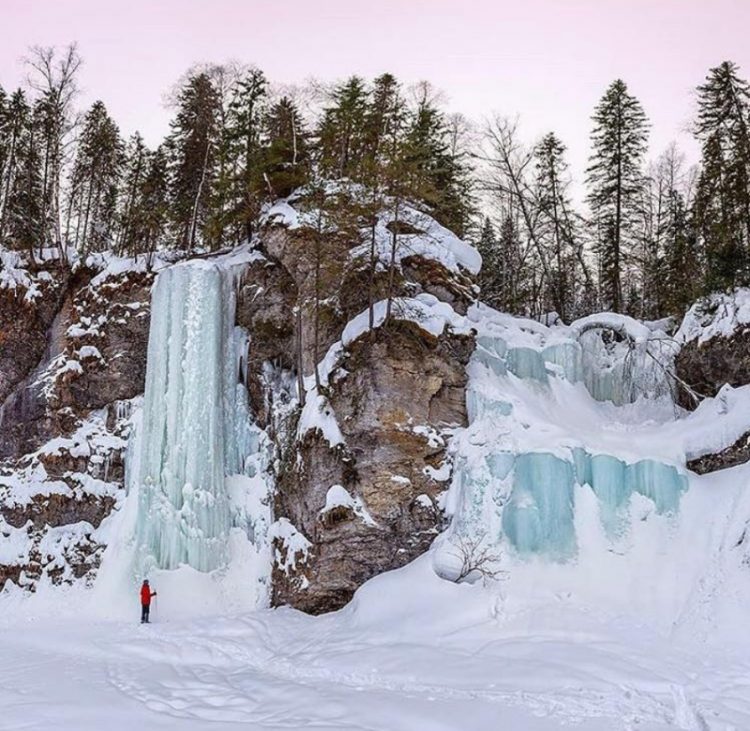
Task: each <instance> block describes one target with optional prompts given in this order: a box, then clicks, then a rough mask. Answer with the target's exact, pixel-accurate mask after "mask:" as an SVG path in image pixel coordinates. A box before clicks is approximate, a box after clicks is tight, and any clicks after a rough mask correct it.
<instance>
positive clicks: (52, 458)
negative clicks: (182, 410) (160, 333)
mask: <svg viewBox="0 0 750 731" xmlns="http://www.w3.org/2000/svg"><path fill="white" fill-rule="evenodd" d="M50 277H51V278H49V279H48V278H43V279H42V282H43V283H44V284H45V285H46V289H45V293H44V295H43V296H36V297H34V298H33V299H32V301H30V302H29V301H27V299H28V298H27V299H26V300H24V304H23V306H20V305H19V302H18V297H16V300H15V301H13V302H10V303H9V302H3V303H2V305H1V306H0V320H6V321H13V319H14V314H15V315H16V316H17V317H18V322H19V327H21V326H23V327H25V328H26V332H25V335H24V337H21V336H19V337H18V338H17V339H16V341H15V346H14V347H10V346H9V345H8V344H7V343H8V341H7V340H6V341H4V342H3V344H0V351H2V361H3V364H6V365H7V364H8V363H12V365H11V366H8V370H7V371H3V374H4V376H5V380H4V381H3V383H4V384H8V387H7V388H6V391H7V393H6V398H5V401H4V404H3V408H2V412H1V413H2V416H1V420H0V460H1V461H0V532H3V533H4V534H6V538H7V539H8V540H9V541H11V540H12V541H13V542H14V545H18V546H20V547H21V548H22V550H20V551H19V553H18V555H17V556H16V557H15V559H14V560H13V561H12V562H10V563H6V564H5V565H4V566H0V578H1V577H2V576H5V577H6V578H10V579H11V580H13V581H16V582H17V583H21V584H23V585H24V586H27V587H28V588H32V589H33V586H34V582H35V581H36V580H37V579H38V578H39V577H40V576H42V575H45V576H47V577H49V578H50V579H52V580H53V581H65V580H71V579H75V578H81V577H90V576H92V575H93V571H94V570H95V569H96V567H97V566H98V562H99V558H100V555H101V552H102V550H103V548H104V546H103V544H102V543H101V542H100V540H99V539H98V538H97V536H96V530H97V528H98V527H99V525H100V524H101V523H102V521H103V520H104V519H105V518H106V517H107V516H108V515H109V514H110V512H111V511H112V509H113V507H114V506H115V504H116V503H117V500H118V499H119V494H120V492H121V489H122V486H123V479H124V463H123V460H124V449H125V446H126V437H127V433H128V429H129V425H128V417H129V415H130V405H131V400H132V399H133V398H134V397H136V396H138V395H139V394H140V393H142V391H143V387H144V380H145V369H146V350H147V342H148V323H149V300H150V286H151V283H152V281H153V274H151V273H148V272H145V271H137V270H132V271H131V270H128V269H127V267H125V268H124V271H122V272H120V273H117V272H113V273H111V274H110V273H108V272H106V271H105V272H103V273H99V274H98V273H97V271H96V270H94V269H91V268H86V267H78V268H77V269H76V270H75V271H70V270H67V269H60V270H58V271H57V272H56V273H55V276H54V278H52V275H50ZM0 294H3V295H5V296H7V294H6V293H0ZM29 343H30V344H31V345H32V346H33V347H30V348H26V345H27V344H29ZM31 356H33V358H32V357H31ZM32 360H33V362H32ZM8 374H10V375H11V376H13V378H12V379H11V377H10V376H9V375H8Z"/></svg>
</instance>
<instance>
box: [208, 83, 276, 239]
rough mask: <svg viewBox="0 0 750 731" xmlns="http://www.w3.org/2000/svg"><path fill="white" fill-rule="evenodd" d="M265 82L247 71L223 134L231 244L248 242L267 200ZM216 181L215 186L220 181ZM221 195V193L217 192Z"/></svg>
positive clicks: (230, 105)
mask: <svg viewBox="0 0 750 731" xmlns="http://www.w3.org/2000/svg"><path fill="white" fill-rule="evenodd" d="M267 95H268V82H267V80H266V77H265V75H264V74H263V72H262V71H260V70H259V69H251V70H250V71H249V72H248V73H247V74H245V75H244V76H243V77H242V78H241V79H240V80H239V81H238V83H237V85H236V86H235V89H234V93H233V95H232V101H231V102H230V104H229V112H228V115H227V116H228V124H227V130H226V138H227V139H226V148H227V151H226V154H227V156H228V158H229V159H230V160H231V164H230V166H228V168H227V173H226V174H227V175H228V176H230V178H229V180H228V181H227V187H228V188H229V190H228V191H227V195H226V197H227V198H228V200H229V209H230V210H229V218H230V220H231V224H232V229H233V230H234V236H235V240H237V241H239V240H240V239H242V238H247V239H249V238H250V237H251V236H252V234H253V227H254V225H255V222H256V221H257V219H258V215H259V213H260V208H261V205H262V203H263V201H264V200H265V199H266V198H267V197H268V191H267V188H266V183H265V180H264V176H263V173H264V157H265V142H264V139H263V123H264V119H265V116H266V110H267ZM222 177H223V176H220V178H219V181H218V183H219V186H221V184H222V180H221V178H222ZM220 192H221V191H220Z"/></svg>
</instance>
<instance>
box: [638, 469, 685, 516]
mask: <svg viewBox="0 0 750 731" xmlns="http://www.w3.org/2000/svg"><path fill="white" fill-rule="evenodd" d="M627 483H628V489H629V490H630V491H631V492H638V493H640V494H641V495H645V496H646V497H647V498H649V499H650V500H652V501H653V503H654V505H655V506H656V512H657V513H662V514H664V513H668V514H672V513H676V512H677V511H678V509H679V507H680V497H681V496H682V493H683V492H685V490H687V487H688V481H687V477H686V476H685V475H683V474H680V473H679V472H678V471H677V469H676V468H675V467H672V466H671V465H667V464H664V463H663V462H655V461H653V460H650V459H644V460H641V461H640V462H636V463H635V464H631V465H628V468H627Z"/></svg>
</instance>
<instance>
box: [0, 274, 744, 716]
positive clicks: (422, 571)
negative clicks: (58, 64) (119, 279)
mask: <svg viewBox="0 0 750 731" xmlns="http://www.w3.org/2000/svg"><path fill="white" fill-rule="evenodd" d="M234 263H236V260H235V259H229V260H227V261H224V262H222V263H217V264H209V263H206V262H202V263H197V264H195V265H192V264H191V265H179V266H178V267H174V268H172V269H171V270H170V269H167V270H166V271H167V272H171V273H169V274H167V275H166V276H165V274H164V273H162V274H160V278H159V281H158V283H157V285H156V287H155V290H154V292H155V294H154V296H155V297H158V298H162V299H163V301H164V303H165V304H164V307H163V308H162V309H161V310H160V312H161V315H160V316H159V317H157V318H155V320H154V323H155V325H154V326H155V327H157V328H159V329H160V332H161V334H160V336H159V337H154V338H153V342H152V343H150V344H149V364H148V365H149V374H148V376H147V384H149V385H147V390H146V395H145V399H144V405H143V409H142V412H140V413H136V414H134V417H133V419H134V423H135V424H136V427H135V429H134V436H133V437H131V439H132V441H131V443H130V445H129V457H128V476H127V480H126V481H127V486H128V495H127V498H125V499H124V500H122V504H121V505H119V506H118V509H117V510H116V511H115V512H114V513H113V514H112V516H110V518H108V519H107V520H106V521H105V522H104V523H103V524H102V526H101V528H100V530H99V534H100V535H101V536H102V540H103V541H104V542H105V543H107V544H108V547H107V549H106V552H105V555H104V559H103V562H102V566H101V569H100V571H99V575H98V578H97V581H96V583H95V584H94V586H93V587H91V588H86V587H85V586H83V585H73V586H69V587H64V588H60V587H53V586H51V585H49V584H46V583H44V582H41V583H40V585H39V586H38V588H37V591H36V593H35V594H33V595H30V594H28V593H25V592H23V591H21V590H20V589H18V588H17V587H15V585H13V584H11V583H10V582H8V584H7V585H6V587H5V589H4V590H3V591H2V593H0V729H3V731H6V730H7V731H15V730H18V731H20V730H24V731H28V730H31V729H39V730H42V729H44V730H45V731H47V730H54V731H88V730H91V731H93V730H94V729H95V730H96V731H102V730H104V731H121V730H122V731H131V729H136V728H137V729H139V730H146V731H148V730H150V729H155V730H158V729H172V728H179V729H186V730H187V731H191V730H194V731H198V730H200V731H204V730H208V731H213V730H214V729H215V730H217V731H218V730H220V729H236V728H248V729H257V730H259V731H263V730H265V729H269V730H270V729H303V728H311V729H319V730H326V731H329V730H330V731H348V730H351V731H359V730H362V731H504V730H505V729H508V730H509V731H516V730H518V731H546V730H548V729H567V728H576V729H582V730H586V731H588V730H594V729H596V730H598V731H618V730H622V731H659V730H665V729H685V730H689V731H745V730H750V631H748V627H750V538H748V536H747V534H746V532H747V526H748V525H749V524H750V464H746V465H741V466H738V467H734V468H731V469H726V470H723V471H720V472H716V473H713V474H710V475H706V476H702V477H701V476H697V475H694V474H692V473H690V472H689V471H688V470H687V469H686V461H687V460H688V459H691V458H694V457H696V456H700V455H702V454H704V453H708V452H710V451H714V450H719V449H722V448H724V447H726V446H728V445H730V444H732V443H733V442H734V441H736V440H737V439H738V438H739V437H740V436H741V435H742V434H743V433H745V432H746V431H748V429H750V386H745V387H742V388H737V389H731V388H725V389H723V390H722V392H720V394H719V395H718V396H717V397H716V398H714V399H706V400H705V401H704V402H703V403H702V404H701V405H700V407H699V408H698V409H696V410H695V411H694V412H692V413H690V414H687V413H686V412H684V411H682V410H681V409H680V408H678V407H677V406H676V405H675V404H674V402H673V399H672V388H673V385H674V384H673V383H672V381H671V377H670V376H669V368H670V364H671V359H672V358H673V357H674V354H675V352H676V349H677V348H678V347H679V343H678V342H676V341H675V340H672V339H671V338H669V337H668V336H667V335H666V334H665V333H663V332H661V331H660V330H659V329H658V327H657V326H656V325H654V326H653V327H647V326H646V325H643V324H640V323H636V322H634V321H632V320H629V319H628V318H624V317H622V316H615V315H600V316H595V317H593V318H586V319H585V320H584V321H579V322H578V323H573V325H571V326H570V327H566V326H561V325H553V326H551V327H546V326H543V325H541V324H539V323H537V322H533V321H529V320H522V319H519V318H513V317H510V316H506V315H501V314H499V313H496V312H494V311H492V310H489V309H488V308H485V307H483V306H481V305H478V306H475V307H473V308H472V309H471V310H470V312H469V313H468V315H467V316H466V317H462V316H459V315H456V314H455V313H453V312H452V310H451V311H450V312H449V311H447V310H446V306H445V305H443V304H441V303H438V302H437V300H435V298H434V297H430V296H428V295H421V296H420V297H418V298H416V299H414V300H408V299H405V300H403V301H401V302H400V303H399V308H398V315H397V316H398V317H408V318H410V319H414V320H415V321H416V322H418V323H421V324H422V325H423V326H424V327H425V328H426V329H427V330H428V331H429V332H433V334H435V333H439V332H442V330H443V328H444V327H453V328H454V329H456V330H458V331H464V332H466V331H468V330H469V329H470V328H473V329H474V330H476V332H477V349H476V351H475V354H474V356H473V358H472V361H471V363H470V364H469V367H468V373H469V386H468V389H467V405H468V411H469V422H470V423H469V425H468V427H466V428H465V429H455V428H454V429H452V430H451V432H452V436H453V439H452V441H451V447H450V450H451V454H450V459H451V462H452V465H453V469H452V477H451V469H450V465H448V464H447V465H445V466H444V468H440V469H436V470H433V471H432V472H431V474H432V475H433V477H434V479H436V480H437V481H438V482H440V481H445V488H446V489H445V491H444V493H443V507H444V509H445V511H446V514H447V515H448V516H449V517H450V518H451V522H450V525H449V527H448V529H447V530H446V532H445V533H443V534H442V535H440V536H438V537H437V539H436V540H435V543H434V544H433V547H432V549H431V550H430V551H429V552H428V553H427V554H426V555H424V556H422V557H421V558H419V559H418V560H417V561H415V562H413V563H412V564H410V565H409V566H406V567H404V568H403V569H400V570H398V571H393V572H390V573H387V574H384V575H381V576H379V577H376V578H375V579H372V580H371V581H369V582H368V583H366V584H365V585H364V586H363V587H362V588H361V589H360V590H359V591H358V592H357V594H356V595H355V597H354V599H353V601H352V602H351V603H350V604H349V605H348V606H347V607H345V608H344V609H342V610H341V611H339V612H336V613H333V614H330V615H326V616H322V617H311V616H307V615H304V614H302V613H300V612H297V611H295V610H292V609H289V608H281V609H276V610H272V609H269V608H268V584H269V571H270V565H271V560H272V555H271V550H270V546H269V537H270V536H276V537H278V538H280V539H282V540H286V541H289V542H291V543H292V544H293V545H294V546H296V547H298V548H300V549H305V547H306V546H307V545H309V544H308V542H307V539H306V538H305V537H304V536H302V535H301V534H300V533H299V532H297V530H296V529H295V527H294V526H292V525H291V523H289V521H288V520H286V519H285V518H284V516H276V517H277V518H278V520H276V522H275V523H271V520H272V516H271V515H270V508H269V501H268V490H269V489H270V487H272V486H269V485H267V484H266V480H265V478H264V476H263V475H264V469H263V467H264V462H263V460H264V448H263V440H264V439H265V435H264V434H263V433H262V432H260V430H258V429H257V428H255V427H253V429H251V430H250V431H246V425H247V420H248V414H247V403H246V401H244V400H243V399H242V398H234V393H235V390H236V389H235V386H236V384H235V383H234V378H235V375H236V374H237V373H238V371H239V372H241V370H242V364H243V356H244V349H246V348H247V347H248V342H247V338H246V337H245V335H244V333H242V332H241V331H238V330H236V329H235V328H234V327H233V310H232V308H233V296H232V294H231V293H232V291H233V290H232V279H231V277H232V276H233V275H232V274H231V271H232V268H233V265H234ZM448 309H450V308H448ZM378 321H379V320H378ZM361 322H363V319H362V318H361V317H360V318H355V319H354V320H353V321H352V323H350V327H348V328H347V329H346V330H345V333H346V337H343V338H342V342H340V343H337V344H336V345H335V346H333V347H332V348H331V350H330V351H329V354H328V355H327V356H326V359H325V361H324V363H323V364H322V366H321V368H322V372H323V374H322V378H324V379H326V380H327V379H328V378H329V376H330V377H331V378H335V377H336V376H337V369H338V366H337V362H336V361H337V358H338V357H339V355H340V353H341V352H342V349H343V348H344V347H345V346H346V344H347V342H349V341H351V340H353V339H355V338H356V337H358V335H359V334H361V330H362V328H361V327H360V325H361ZM602 325H604V326H606V328H608V329H609V330H610V331H615V332H617V333H618V336H617V338H614V339H613V340H612V341H611V342H609V343H607V342H605V340H603V339H602V338H601V337H600V335H599V334H598V332H599V328H600V326H602ZM701 326H702V327H703V326H709V327H710V324H708V325H705V324H703V323H702V324H701ZM691 337H692V334H691ZM250 347H252V344H251V343H250ZM321 398H322V397H317V396H315V397H314V398H313V394H310V395H309V398H308V404H313V405H314V406H315V408H314V409H313V408H312V407H310V413H308V414H306V415H305V417H304V418H303V420H302V424H301V426H300V429H307V428H321V430H322V431H323V432H324V434H325V435H326V436H327V437H328V438H329V441H331V443H335V442H336V441H338V440H339V439H341V438H343V437H342V436H341V433H340V431H339V430H338V426H337V424H336V419H335V414H334V413H333V412H332V409H331V407H330V405H329V404H327V402H326V403H324V404H320V403H319V401H320V399H321ZM323 401H325V399H323ZM191 414H193V415H195V416H194V417H191V416H190V415H191ZM185 421H188V422H189V423H190V426H189V428H185V429H181V428H178V427H179V424H180V423H184V422H185ZM176 425H177V426H176ZM243 425H244V426H243ZM408 428H410V429H413V430H415V431H418V430H422V432H420V433H425V434H428V433H430V438H435V439H439V438H443V437H444V436H445V435H439V434H437V432H434V430H432V432H430V430H429V429H428V425H421V424H409V425H408ZM448 479H450V483H449V482H448ZM343 492H345V491H344V489H343V488H342V487H341V486H338V485H331V486H330V489H329V493H328V494H329V501H330V502H331V504H335V503H336V501H337V500H338V501H341V500H344V499H347V500H348V499H351V500H355V498H353V497H352V496H351V495H349V494H348V493H347V495H343V494H342V493H343ZM358 505H359V504H358ZM359 508H360V509H359V510H358V511H355V513H356V515H357V516H358V517H359V519H361V520H365V521H366V520H367V519H368V518H369V515H368V513H367V511H366V507H365V506H364V505H359ZM467 541H468V542H473V543H474V544H477V545H482V546H483V547H485V548H486V551H487V555H490V556H492V562H491V566H490V568H491V569H492V571H493V572H496V578H494V579H491V580H487V581H483V580H479V578H478V576H477V575H476V572H474V573H472V574H469V576H468V577H466V578H467V579H468V580H467V581H464V582H462V583H455V582H454V581H453V579H456V578H458V576H459V574H460V571H461V566H460V564H461V561H460V556H459V553H460V551H461V549H462V546H465V545H467ZM0 549H2V546H0ZM51 550H53V549H52V548H51ZM289 555H291V556H292V557H294V556H295V555H296V554H295V552H294V551H291V553H290V554H289ZM175 567H177V568H175ZM282 568H283V567H282ZM145 573H148V575H149V577H150V579H151V583H152V587H153V588H154V589H155V590H156V591H157V592H158V596H157V599H156V604H155V606H154V607H153V610H152V618H153V623H152V624H151V625H148V626H143V625H140V624H138V617H139V608H138V593H137V591H138V584H139V582H140V579H141V578H142V577H143V576H144V574H145Z"/></svg>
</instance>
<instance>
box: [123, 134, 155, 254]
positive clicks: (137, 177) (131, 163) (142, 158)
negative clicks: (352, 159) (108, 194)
mask: <svg viewBox="0 0 750 731" xmlns="http://www.w3.org/2000/svg"><path fill="white" fill-rule="evenodd" d="M147 162H148V149H147V147H146V145H145V143H144V142H143V137H141V135H140V133H138V132H136V133H135V134H134V135H133V136H132V137H131V138H130V140H129V142H128V145H127V149H126V151H125V155H124V162H123V173H122V179H121V185H120V195H119V211H118V224H119V230H118V232H117V250H118V252H120V254H125V253H131V252H133V251H134V250H135V249H136V248H137V244H136V241H135V240H134V237H135V236H136V235H137V234H136V229H137V219H138V215H139V205H140V195H141V190H142V188H143V179H144V177H145V175H146V166H147Z"/></svg>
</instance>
